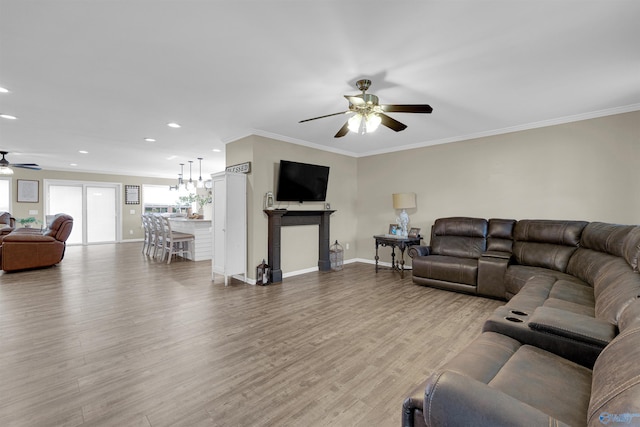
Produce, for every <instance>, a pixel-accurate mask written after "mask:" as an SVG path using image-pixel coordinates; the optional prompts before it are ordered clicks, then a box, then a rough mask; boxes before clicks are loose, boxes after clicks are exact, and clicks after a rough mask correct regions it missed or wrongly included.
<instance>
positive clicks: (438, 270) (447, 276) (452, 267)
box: [413, 255, 478, 286]
mask: <svg viewBox="0 0 640 427" xmlns="http://www.w3.org/2000/svg"><path fill="white" fill-rule="evenodd" d="M413 275H414V276H418V277H426V278H429V279H435V280H442V281H445V282H456V283H464V284H466V285H472V286H475V285H476V278H477V277H478V261H477V260H476V259H472V258H460V257H456V256H443V255H429V256H426V257H419V258H416V259H414V260H413Z"/></svg>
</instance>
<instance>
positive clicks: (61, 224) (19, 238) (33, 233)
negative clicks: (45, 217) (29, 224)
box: [0, 214, 73, 271]
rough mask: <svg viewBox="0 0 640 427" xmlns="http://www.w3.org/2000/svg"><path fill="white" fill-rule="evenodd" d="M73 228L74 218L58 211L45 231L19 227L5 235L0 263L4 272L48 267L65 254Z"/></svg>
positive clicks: (1, 243) (60, 259)
mask: <svg viewBox="0 0 640 427" xmlns="http://www.w3.org/2000/svg"><path fill="white" fill-rule="evenodd" d="M72 228H73V218H72V217H71V216H70V215H67V214H57V215H56V216H55V217H54V218H53V220H52V221H51V223H50V224H49V226H48V227H47V228H46V229H44V230H39V229H31V228H16V229H14V230H12V231H11V232H10V233H9V234H7V235H4V236H2V240H1V241H0V245H1V246H0V266H1V267H2V270H4V271H15V270H25V269H29V268H38V267H49V266H52V265H55V264H58V263H59V262H60V261H62V258H63V257H64V251H65V248H66V243H65V242H66V241H67V239H68V238H69V235H70V234H71V230H72Z"/></svg>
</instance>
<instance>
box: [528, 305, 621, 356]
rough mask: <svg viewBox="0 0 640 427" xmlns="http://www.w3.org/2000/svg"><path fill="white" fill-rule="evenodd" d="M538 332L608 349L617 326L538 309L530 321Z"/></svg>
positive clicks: (590, 318) (556, 310)
mask: <svg viewBox="0 0 640 427" xmlns="http://www.w3.org/2000/svg"><path fill="white" fill-rule="evenodd" d="M529 327H530V328H531V329H534V330H536V331H541V332H545V333H548V334H553V335H558V336H561V337H565V338H569V339H573V340H576V341H582V342H586V343H589V344H593V345H599V346H601V347H602V348H604V347H606V346H607V345H608V344H609V343H610V342H611V340H613V339H614V338H615V336H616V326H615V325H612V324H611V323H609V322H605V321H604V320H600V319H596V318H595V317H590V316H585V315H583V314H578V313H572V312H569V311H565V310H560V309H557V308H552V307H544V306H541V307H538V308H536V309H535V311H534V312H533V315H532V316H531V319H530V320H529Z"/></svg>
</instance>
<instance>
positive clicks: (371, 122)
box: [367, 114, 382, 133]
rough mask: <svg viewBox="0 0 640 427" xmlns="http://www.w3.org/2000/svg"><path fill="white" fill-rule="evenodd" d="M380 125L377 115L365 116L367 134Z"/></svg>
mask: <svg viewBox="0 0 640 427" xmlns="http://www.w3.org/2000/svg"><path fill="white" fill-rule="evenodd" d="M380 123H382V119H381V118H380V116H379V115H377V114H369V115H368V116H367V133H370V132H375V131H376V129H378V126H380Z"/></svg>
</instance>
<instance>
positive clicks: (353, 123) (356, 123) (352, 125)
mask: <svg viewBox="0 0 640 427" xmlns="http://www.w3.org/2000/svg"><path fill="white" fill-rule="evenodd" d="M361 124H362V115H361V114H360V113H356V114H354V115H353V116H351V118H350V119H349V130H350V131H351V132H355V133H360V125H361Z"/></svg>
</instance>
